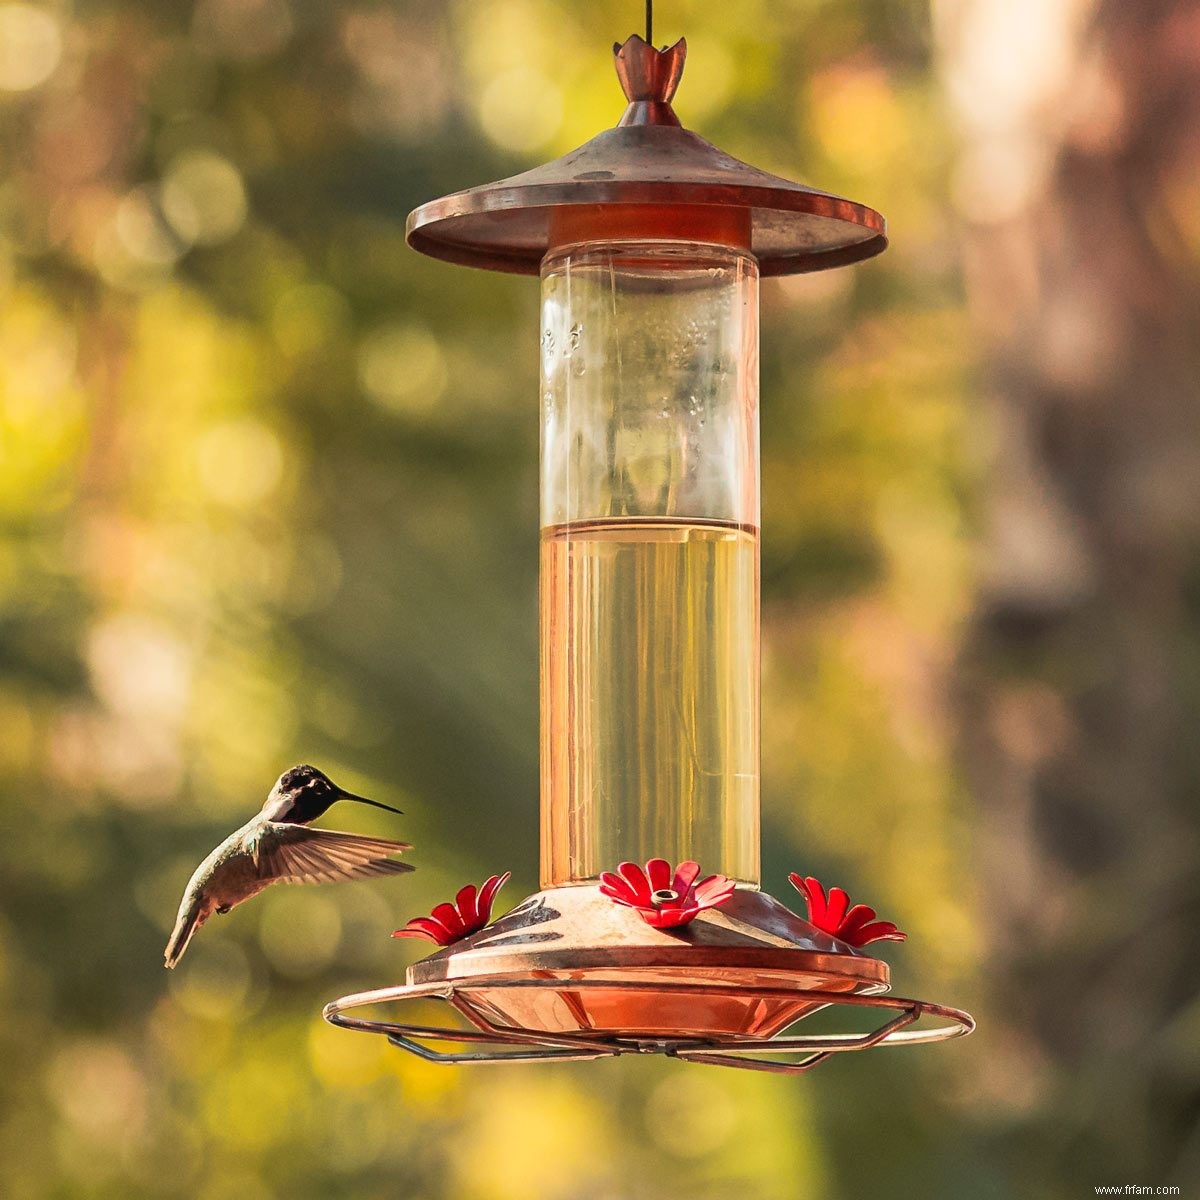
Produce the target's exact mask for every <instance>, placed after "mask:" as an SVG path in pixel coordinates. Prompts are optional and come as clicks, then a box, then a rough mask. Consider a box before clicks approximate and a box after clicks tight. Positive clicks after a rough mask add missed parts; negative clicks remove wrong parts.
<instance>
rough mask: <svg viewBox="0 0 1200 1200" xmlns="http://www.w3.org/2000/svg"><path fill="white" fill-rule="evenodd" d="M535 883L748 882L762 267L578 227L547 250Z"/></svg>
mask: <svg viewBox="0 0 1200 1200" xmlns="http://www.w3.org/2000/svg"><path fill="white" fill-rule="evenodd" d="M541 328H542V341H541V361H542V456H541V515H542V535H541V536H542V550H541V555H542V557H541V606H540V608H541V813H542V817H541V819H542V839H541V843H542V869H541V874H542V884H543V886H545V887H551V886H557V885H560V884H565V883H571V882H577V881H578V882H582V881H585V880H592V879H595V878H596V876H598V875H599V874H600V872H601V871H604V870H610V869H614V868H615V867H616V866H617V864H618V863H620V862H621V861H623V860H626V859H628V860H632V861H635V862H645V861H646V860H647V859H648V858H652V857H656V856H658V857H662V858H667V859H669V860H671V862H672V863H677V862H680V861H682V860H684V859H689V858H690V859H695V860H696V861H697V862H699V863H700V865H701V867H702V868H703V869H704V870H705V871H706V872H711V871H719V872H721V873H723V874H725V875H728V876H730V877H731V878H733V879H737V880H739V881H742V882H744V883H747V884H750V885H757V883H758V876H759V548H758V523H759V491H758V269H757V265H756V263H755V261H754V259H753V258H752V257H751V256H750V255H748V254H745V253H743V252H741V251H738V250H735V249H729V248H725V247H722V246H714V245H704V244H699V243H689V242H677V241H662V240H654V241H613V242H605V243H601V242H587V243H583V244H578V245H574V246H569V247H566V248H564V249H562V250H559V251H557V252H552V253H551V254H550V255H548V256H547V258H546V260H545V261H544V263H543V265H542V326H541Z"/></svg>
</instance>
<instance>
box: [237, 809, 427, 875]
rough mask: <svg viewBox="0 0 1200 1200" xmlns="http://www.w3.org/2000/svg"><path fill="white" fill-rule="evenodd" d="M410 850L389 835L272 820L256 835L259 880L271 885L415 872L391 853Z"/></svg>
mask: <svg viewBox="0 0 1200 1200" xmlns="http://www.w3.org/2000/svg"><path fill="white" fill-rule="evenodd" d="M411 849H412V847H411V846H410V845H409V844H408V843H407V842H393V841H391V840H389V839H388V838H376V837H360V836H359V835H358V834H355V833H339V832H337V830H334V829H310V828H308V826H306V825H291V824H287V823H285V822H283V821H267V822H266V823H265V825H264V826H263V829H262V832H261V833H260V834H259V835H258V837H257V838H256V844H255V847H254V861H255V863H256V864H257V867H258V877H259V879H261V880H263V881H264V882H267V883H273V882H275V880H281V881H282V882H284V883H333V882H334V881H335V880H338V879H367V878H370V877H371V876H373V875H398V874H400V873H401V872H403V871H411V870H412V869H413V868H412V867H411V866H409V865H408V863H404V862H397V861H396V860H395V859H394V858H392V857H391V856H392V855H393V854H399V853H400V852H401V851H403V850H411Z"/></svg>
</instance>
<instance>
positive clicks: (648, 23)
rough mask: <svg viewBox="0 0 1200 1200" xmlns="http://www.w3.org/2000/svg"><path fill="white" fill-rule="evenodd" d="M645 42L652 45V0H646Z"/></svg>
mask: <svg viewBox="0 0 1200 1200" xmlns="http://www.w3.org/2000/svg"><path fill="white" fill-rule="evenodd" d="M646 43H647V45H650V46H653V45H654V0H646Z"/></svg>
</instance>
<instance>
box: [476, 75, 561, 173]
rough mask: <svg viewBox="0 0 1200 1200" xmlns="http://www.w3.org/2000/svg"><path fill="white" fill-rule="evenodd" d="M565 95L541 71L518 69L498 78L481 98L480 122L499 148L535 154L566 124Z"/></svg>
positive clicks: (485, 90) (484, 90)
mask: <svg viewBox="0 0 1200 1200" xmlns="http://www.w3.org/2000/svg"><path fill="white" fill-rule="evenodd" d="M562 114H563V95H562V91H561V90H560V89H559V87H558V86H557V85H556V84H555V83H553V82H552V81H551V80H550V79H548V78H547V77H546V76H545V75H543V74H541V72H539V71H534V70H532V69H530V68H528V67H516V68H514V69H513V70H511V71H505V72H503V73H502V74H500V75H497V76H496V77H495V78H494V79H492V80H491V82H490V83H488V84H487V86H486V87H484V89H483V92H482V93H481V95H480V97H479V123H480V124H481V125H482V126H483V131H484V132H485V133H486V134H487V135H488V137H489V138H491V140H492V141H493V142H495V143H496V145H497V146H500V147H502V148H503V149H505V150H513V151H517V152H518V153H531V152H533V151H534V150H539V149H541V148H542V147H543V146H545V145H546V144H547V143H549V141H550V140H551V138H553V137H554V135H555V134H556V133H557V132H558V127H559V126H560V125H561V124H562Z"/></svg>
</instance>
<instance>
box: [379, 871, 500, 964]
mask: <svg viewBox="0 0 1200 1200" xmlns="http://www.w3.org/2000/svg"><path fill="white" fill-rule="evenodd" d="M511 874H512V872H511V871H505V872H504V874H503V875H492V876H489V878H488V879H487V881H486V882H485V883H484V884H483V885H482V886H481V887H480V888H479V889H478V890H476V888H475V885H474V884H473V883H468V884H467V886H466V887H464V888H460V889H459V893H458V895H457V896H455V898H454V903H453V904H450V903H448V902H447V903H445V904H439V905H438V906H437V907H436V908H435V909H434V910H433V912H432V913H430V914H429V916H427V917H413V918H412V920H411V921H409V922H408V924H407V925H405V926H404V928H403V929H397V930H396V931H395V933H393V934H392V937H416V938H428V939H429V941H431V942H437V944H438V945H439V946H450V945H452V944H453V943H454V942H459V941H462V939H463V938H465V937H466V936H467V935H468V934H472V933H475V932H477V931H478V930H480V929H482V928H483V927H484V926H485V925H486V924H487V923H488V922H489V921H490V920H491V919H492V901H493V900H495V899H496V893H497V892H498V891H499V890H500V889H501V888H502V887H503V886H504V885H505V884H506V883H507V882H508V878H509V876H510V875H511Z"/></svg>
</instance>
